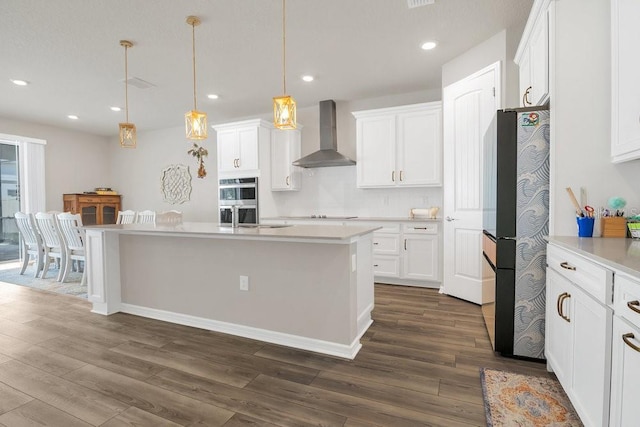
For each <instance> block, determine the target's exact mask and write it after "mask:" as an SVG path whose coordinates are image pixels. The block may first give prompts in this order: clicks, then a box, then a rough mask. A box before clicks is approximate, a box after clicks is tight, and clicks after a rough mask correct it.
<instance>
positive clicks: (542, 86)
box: [529, 10, 549, 105]
mask: <svg viewBox="0 0 640 427" xmlns="http://www.w3.org/2000/svg"><path fill="white" fill-rule="evenodd" d="M529 46H530V47H529V58H530V59H529V60H530V61H531V63H530V64H529V68H530V79H531V80H530V81H531V92H530V94H529V100H530V101H531V103H532V104H533V105H542V104H543V103H544V102H545V101H546V100H547V97H548V95H549V20H548V13H547V11H546V10H544V11H542V12H541V14H540V16H539V17H538V19H537V21H536V25H535V26H534V27H533V30H532V31H531V38H530V39H529Z"/></svg>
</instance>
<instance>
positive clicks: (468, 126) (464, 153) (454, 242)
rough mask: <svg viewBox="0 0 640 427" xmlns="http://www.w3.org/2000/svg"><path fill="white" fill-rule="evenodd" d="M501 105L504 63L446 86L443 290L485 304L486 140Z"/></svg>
mask: <svg viewBox="0 0 640 427" xmlns="http://www.w3.org/2000/svg"><path fill="white" fill-rule="evenodd" d="M498 108H500V63H499V62H496V63H495V64H493V65H491V66H489V67H487V68H484V69H482V70H480V71H478V72H477V73H474V74H472V75H471V76H469V77H466V78H464V79H462V80H460V81H458V82H456V83H453V84H451V85H449V86H447V87H445V88H444V90H443V115H444V117H443V120H444V129H443V132H444V133H443V135H444V182H443V190H444V217H445V221H444V277H443V282H442V292H444V293H445V294H447V295H452V296H455V297H458V298H461V299H464V300H467V301H471V302H474V303H476V304H482V268H483V260H482V196H483V195H482V179H483V177H482V169H483V168H482V162H483V158H482V157H483V156H482V153H483V149H482V147H483V141H484V139H485V138H495V135H494V133H495V130H494V128H493V127H492V126H490V124H491V122H492V120H493V117H494V116H495V114H496V110H497V109H498Z"/></svg>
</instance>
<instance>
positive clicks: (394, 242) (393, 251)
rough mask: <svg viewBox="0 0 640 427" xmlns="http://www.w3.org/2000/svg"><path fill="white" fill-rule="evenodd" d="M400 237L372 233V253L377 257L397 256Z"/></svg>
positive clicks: (397, 235)
mask: <svg viewBox="0 0 640 427" xmlns="http://www.w3.org/2000/svg"><path fill="white" fill-rule="evenodd" d="M399 246H400V235H399V234H385V233H378V232H376V233H373V253H374V254H378V255H398V254H399V253H400V250H399V249H400V248H399Z"/></svg>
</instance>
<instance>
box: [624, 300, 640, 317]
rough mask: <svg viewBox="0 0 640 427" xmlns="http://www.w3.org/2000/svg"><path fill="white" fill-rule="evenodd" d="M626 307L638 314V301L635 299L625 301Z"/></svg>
mask: <svg viewBox="0 0 640 427" xmlns="http://www.w3.org/2000/svg"><path fill="white" fill-rule="evenodd" d="M627 307H629V308H630V309H631V311H635V312H636V313H638V314H640V308H637V307H640V301H638V300H635V301H629V302H628V303H627Z"/></svg>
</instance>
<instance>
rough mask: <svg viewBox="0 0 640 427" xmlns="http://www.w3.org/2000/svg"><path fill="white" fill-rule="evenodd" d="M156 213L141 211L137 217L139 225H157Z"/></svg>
mask: <svg viewBox="0 0 640 427" xmlns="http://www.w3.org/2000/svg"><path fill="white" fill-rule="evenodd" d="M155 222H156V213H155V211H141V212H138V215H137V216H136V223H138V224H155Z"/></svg>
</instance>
